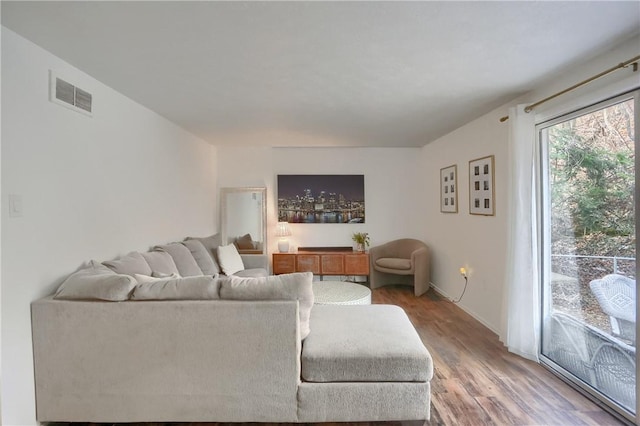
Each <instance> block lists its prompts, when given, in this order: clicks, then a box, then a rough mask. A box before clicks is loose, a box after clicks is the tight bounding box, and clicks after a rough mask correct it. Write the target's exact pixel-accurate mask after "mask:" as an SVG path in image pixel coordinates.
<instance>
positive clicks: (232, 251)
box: [218, 244, 244, 275]
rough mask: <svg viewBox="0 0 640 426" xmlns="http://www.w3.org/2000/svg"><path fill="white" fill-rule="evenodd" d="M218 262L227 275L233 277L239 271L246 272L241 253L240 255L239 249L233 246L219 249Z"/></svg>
mask: <svg viewBox="0 0 640 426" xmlns="http://www.w3.org/2000/svg"><path fill="white" fill-rule="evenodd" d="M218 261H219V262H220V268H222V272H224V273H225V274H226V275H233V274H235V273H236V272H238V271H243V270H244V263H242V258H241V257H240V253H238V249H237V248H236V246H235V245H233V244H229V245H226V246H220V247H218Z"/></svg>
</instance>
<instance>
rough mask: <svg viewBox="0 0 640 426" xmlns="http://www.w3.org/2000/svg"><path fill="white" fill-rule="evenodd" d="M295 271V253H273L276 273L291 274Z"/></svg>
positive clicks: (274, 271)
mask: <svg viewBox="0 0 640 426" xmlns="http://www.w3.org/2000/svg"><path fill="white" fill-rule="evenodd" d="M293 272H296V256H295V255H294V254H288V253H283V254H279V253H274V254H273V273H274V274H276V275H277V274H291V273H293Z"/></svg>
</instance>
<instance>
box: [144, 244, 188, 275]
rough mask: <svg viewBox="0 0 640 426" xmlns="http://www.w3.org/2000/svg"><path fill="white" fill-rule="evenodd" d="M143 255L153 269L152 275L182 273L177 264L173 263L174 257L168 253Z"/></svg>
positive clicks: (151, 252)
mask: <svg viewBox="0 0 640 426" xmlns="http://www.w3.org/2000/svg"><path fill="white" fill-rule="evenodd" d="M141 254H142V257H144V260H146V261H147V263H148V264H149V267H150V268H151V275H157V276H160V275H163V274H164V275H171V274H179V273H180V272H178V267H177V266H176V262H174V261H173V257H171V255H170V254H169V253H167V252H164V251H157V250H155V251H148V252H146V253H141Z"/></svg>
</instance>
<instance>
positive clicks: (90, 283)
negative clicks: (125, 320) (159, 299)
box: [54, 260, 136, 302]
mask: <svg viewBox="0 0 640 426" xmlns="http://www.w3.org/2000/svg"><path fill="white" fill-rule="evenodd" d="M135 285H136V281H135V279H134V278H133V277H132V276H130V275H123V274H116V273H115V272H113V271H112V270H111V269H109V268H107V267H106V266H104V265H102V264H100V263H98V262H96V261H95V260H92V261H91V262H89V266H88V267H86V268H82V269H80V270H78V271H76V272H74V273H73V274H71V275H69V277H67V279H65V280H64V281H63V283H62V284H60V287H58V290H57V291H56V294H55V296H54V298H56V299H67V300H107V301H112V302H117V301H121V300H127V299H128V298H129V294H130V293H131V290H133V288H134V287H135Z"/></svg>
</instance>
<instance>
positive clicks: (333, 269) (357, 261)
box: [273, 247, 369, 279]
mask: <svg viewBox="0 0 640 426" xmlns="http://www.w3.org/2000/svg"><path fill="white" fill-rule="evenodd" d="M292 272H312V273H313V274H314V275H319V276H320V277H321V279H322V276H323V275H364V276H367V277H368V276H369V253H359V252H354V251H352V250H334V249H331V248H329V247H327V248H326V250H323V249H322V248H318V249H313V250H302V249H301V250H298V251H297V252H296V253H273V274H274V275H278V274H289V273H292Z"/></svg>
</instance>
